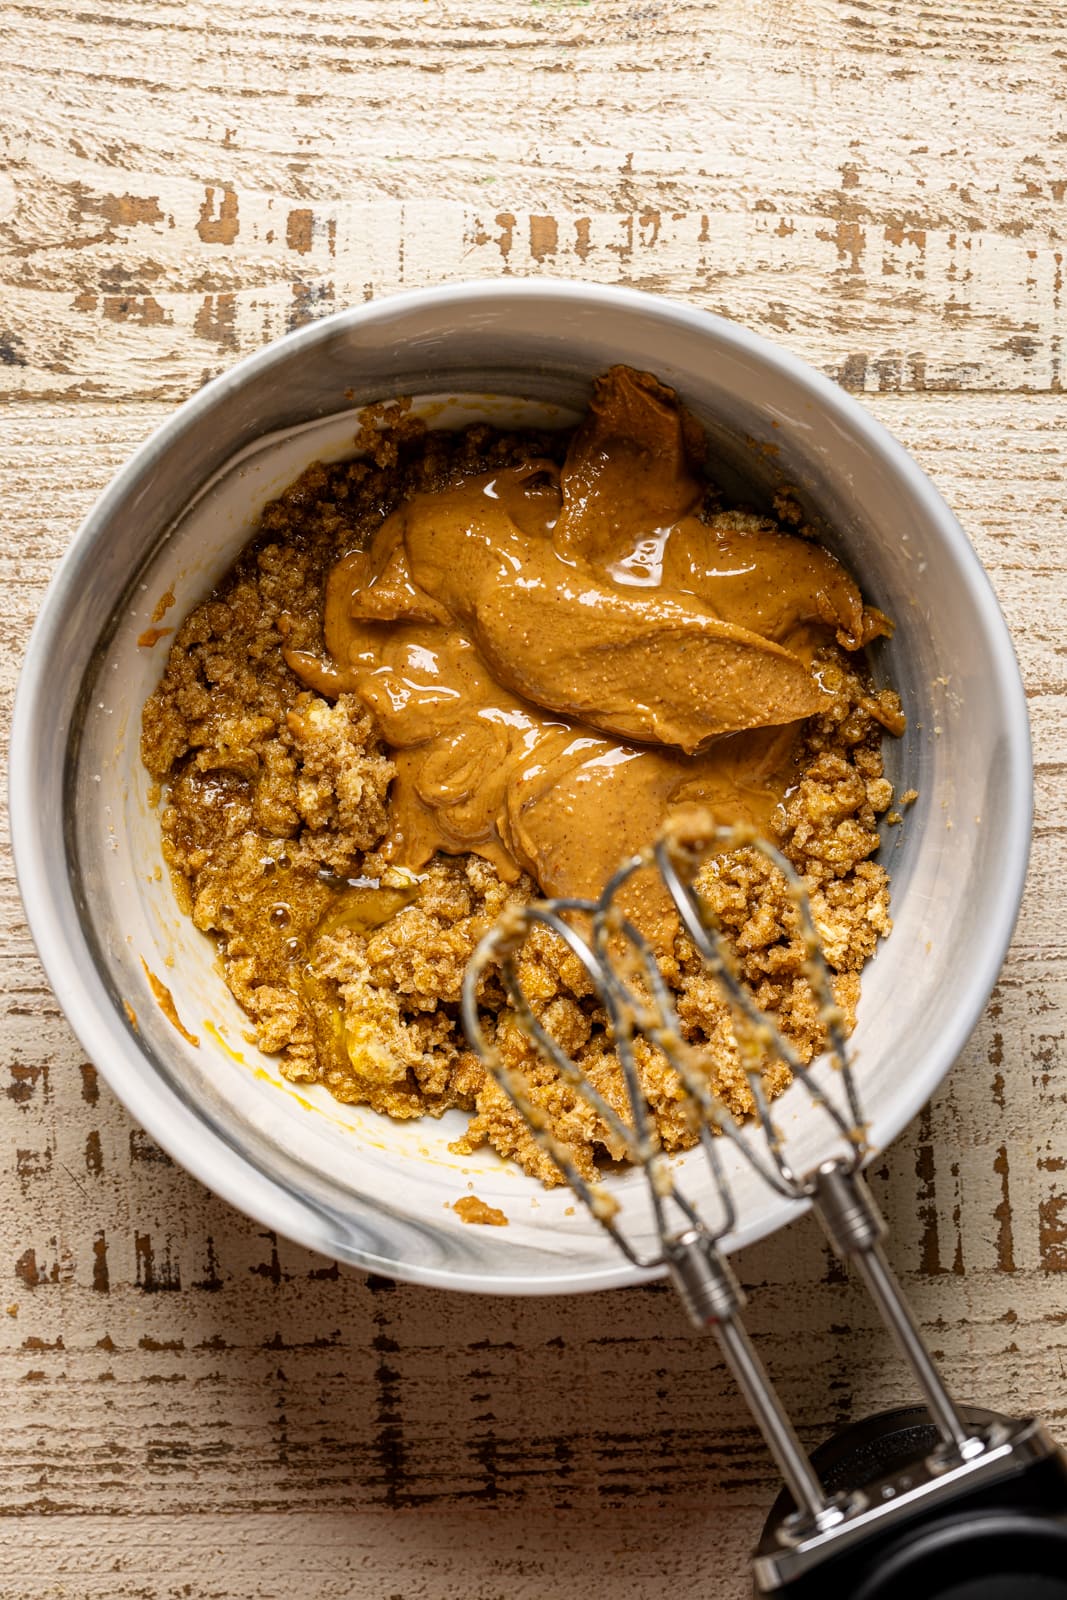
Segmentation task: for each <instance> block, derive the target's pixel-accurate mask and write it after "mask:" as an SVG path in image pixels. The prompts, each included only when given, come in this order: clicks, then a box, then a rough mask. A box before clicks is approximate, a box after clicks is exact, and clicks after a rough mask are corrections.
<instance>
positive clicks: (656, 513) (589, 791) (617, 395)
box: [286, 367, 887, 933]
mask: <svg viewBox="0 0 1067 1600" xmlns="http://www.w3.org/2000/svg"><path fill="white" fill-rule="evenodd" d="M703 449H704V441H703V437H702V434H701V431H700V430H699V428H697V427H696V425H695V424H694V422H693V420H692V418H690V417H688V416H687V415H686V414H685V413H684V411H683V410H682V409H681V407H680V406H679V405H678V403H677V399H676V397H675V395H674V394H673V392H672V391H671V390H669V389H666V388H664V387H663V386H662V385H661V384H659V383H657V382H656V380H655V379H653V378H651V377H649V376H648V375H646V374H641V373H636V372H633V371H630V370H629V369H627V368H624V367H616V368H613V369H612V370H611V371H610V372H609V373H608V374H607V375H606V376H605V377H604V378H602V379H601V380H599V382H598V383H597V385H596V388H595V393H594V398H593V402H592V405H591V408H590V412H589V415H588V417H587V419H586V420H585V422H584V423H583V424H582V426H581V427H580V428H579V429H578V430H577V432H576V433H575V435H574V438H573V440H572V442H571V446H570V449H569V451H568V454H567V458H566V461H565V463H564V466H563V468H562V470H559V469H558V468H557V467H556V466H555V464H554V463H553V462H551V461H547V460H531V461H530V462H528V463H527V464H524V465H523V466H522V467H518V468H509V469H506V470H501V471H499V472H496V473H494V474H483V475H480V476H476V477H471V478H467V479H466V480H464V481H462V482H460V483H458V484H456V485H454V486H453V487H450V488H447V489H445V490H443V491H439V492H436V493H427V494H422V495H416V496H415V497H413V498H412V499H410V500H409V501H408V502H406V503H405V504H404V505H403V506H402V507H400V509H399V510H397V511H396V512H395V513H394V514H393V515H392V516H390V517H389V518H388V519H387V520H386V521H385V522H384V523H383V524H382V526H381V528H380V529H379V530H378V532H377V534H376V535H375V537H374V538H373V540H372V541H371V543H370V545H369V546H368V547H367V548H366V549H360V550H354V551H352V552H351V553H350V554H348V555H346V556H345V557H344V558H343V559H342V560H341V561H340V562H339V563H338V564H337V565H336V566H335V567H334V569H333V571H332V572H331V574H330V578H329V582H328V586H327V599H326V626H325V634H326V645H327V649H328V651H329V655H330V660H329V662H328V663H324V662H322V661H319V660H318V659H317V658H315V657H313V656H310V655H308V654H306V653H302V652H290V653H289V654H288V655H287V657H286V659H287V661H288V662H289V665H290V666H291V667H292V668H293V670H294V671H296V672H297V673H298V674H299V675H300V676H301V678H302V679H303V680H304V681H305V682H306V683H307V684H308V686H309V687H311V688H313V689H315V690H317V691H318V692H320V693H322V694H325V695H327V696H328V697H333V696H335V695H337V694H339V693H343V692H355V693H356V694H358V695H359V696H360V698H361V699H362V700H363V701H364V703H365V704H366V705H367V706H368V707H369V709H370V710H371V711H373V713H374V714H375V716H376V718H377V720H378V723H379V725H380V727H381V730H382V735H383V737H384V739H385V740H386V742H387V743H388V744H389V745H390V746H391V748H392V752H393V756H394V760H395V762H396V766H397V777H396V779H395V781H394V784H393V787H392V791H391V794H390V801H389V815H390V829H389V835H388V839H387V841H386V844H385V851H386V854H387V855H388V856H389V857H390V858H391V859H393V860H395V861H396V862H398V863H399V864H402V865H404V866H408V867H411V868H414V869H418V868H419V867H421V866H423V865H425V863H426V862H427V861H428V860H429V859H430V858H431V857H432V856H433V855H434V854H435V853H436V852H437V851H444V852H445V853H448V854H462V853H464V852H466V851H473V852H475V853H477V854H479V855H482V856H484V857H486V858H487V859H489V860H490V861H492V862H493V863H494V864H495V866H496V867H497V869H498V871H499V872H500V873H501V875H502V876H503V877H505V878H506V879H509V880H510V879H514V878H515V877H516V876H517V875H518V873H519V871H520V870H525V871H527V872H529V873H531V874H532V876H533V877H534V878H535V879H536V880H537V882H538V883H539V885H540V887H541V889H542V891H543V892H544V893H545V894H549V895H589V894H595V893H597V892H599V890H600V888H601V886H602V885H603V883H604V881H605V879H606V878H607V876H608V874H609V873H610V872H611V871H612V870H613V869H614V867H615V866H616V865H617V864H618V862H619V861H620V860H621V859H622V858H623V857H624V856H625V855H626V854H627V853H629V852H630V851H632V850H634V849H636V848H639V847H640V846H641V845H643V844H644V843H646V842H647V841H648V840H649V839H650V838H652V837H653V836H654V834H655V833H656V831H657V829H658V828H659V826H660V824H661V823H662V822H663V821H664V819H665V818H666V817H667V816H668V815H670V814H671V813H672V812H673V811H676V810H678V809H679V808H680V807H682V806H685V805H687V804H690V803H693V802H699V803H701V804H703V805H707V806H710V807H711V809H712V810H713V811H714V812H715V814H716V815H717V817H719V818H720V819H721V820H723V821H737V820H749V821H752V822H754V823H756V824H757V825H760V826H764V827H765V826H766V824H767V822H768V820H769V819H770V817H771V815H772V814H773V811H774V808H775V807H776V806H777V805H778V804H779V803H780V801H781V799H782V796H783V794H784V793H785V791H786V789H787V788H788V786H789V784H790V782H791V781H792V779H793V777H794V773H795V758H796V746H797V740H798V734H799V729H800V725H801V724H802V723H803V721H804V719H805V718H807V717H809V716H811V715H812V714H813V713H815V712H817V711H819V709H820V708H821V707H822V706H824V705H825V704H826V703H827V697H826V694H825V692H824V691H823V689H822V687H821V686H820V683H819V681H818V674H817V671H816V670H814V669H813V659H814V656H815V653H816V651H817V650H818V649H819V648H820V646H822V645H825V644H827V643H829V642H830V641H831V640H832V639H834V638H836V640H837V642H838V643H839V644H840V645H841V646H842V647H844V648H845V649H848V650H855V649H858V648H860V647H861V646H862V645H863V644H865V643H866V642H867V641H868V639H870V638H871V637H873V636H874V635H875V634H876V633H879V632H883V631H886V628H887V624H886V622H885V619H884V618H882V617H881V616H880V614H879V613H877V612H874V611H872V610H868V609H865V608H864V606H863V602H862V600H861V597H860V594H859V590H858V588H857V586H856V584H855V583H854V581H853V580H852V578H851V577H850V576H849V574H848V573H847V572H846V571H845V569H844V568H843V567H842V566H841V565H840V563H839V562H837V561H836V560H835V559H834V558H833V557H832V556H831V555H830V554H829V553H828V552H827V551H825V550H823V549H821V548H820V547H819V546H818V545H816V544H814V543H812V542H811V541H810V540H808V539H805V538H801V537H798V536H794V535H791V534H788V533H785V532H783V531H781V530H780V529H779V528H777V527H776V526H774V525H773V524H768V523H766V522H762V521H758V520H755V519H750V518H749V519H746V518H738V517H736V516H731V515H724V516H719V517H715V516H712V517H709V518H703V517H702V516H701V507H702V502H703V500H704V497H705V486H704V484H703V482H702V480H701V477H700V475H699V470H698V463H699V460H700V458H701V456H702V454H703ZM645 909H646V911H647V913H648V917H647V918H646V931H649V932H652V933H654V932H655V931H656V930H655V929H654V927H653V926H651V925H650V919H651V921H654V920H655V918H654V917H653V914H652V912H653V908H652V906H651V904H650V905H649V906H647V907H646V908H645Z"/></svg>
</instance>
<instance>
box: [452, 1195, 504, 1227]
mask: <svg viewBox="0 0 1067 1600" xmlns="http://www.w3.org/2000/svg"><path fill="white" fill-rule="evenodd" d="M452 1210H453V1211H454V1212H455V1213H456V1215H457V1216H458V1217H459V1219H460V1221H461V1222H478V1223H481V1224H482V1225H483V1226H484V1227H489V1228H506V1227H507V1225H508V1219H507V1215H506V1213H505V1212H503V1211H501V1210H500V1208H499V1206H491V1205H490V1204H489V1202H488V1201H487V1200H479V1198H478V1196H477V1195H476V1194H465V1195H463V1196H462V1197H461V1198H460V1199H459V1200H456V1201H454V1202H453V1204H452Z"/></svg>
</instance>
